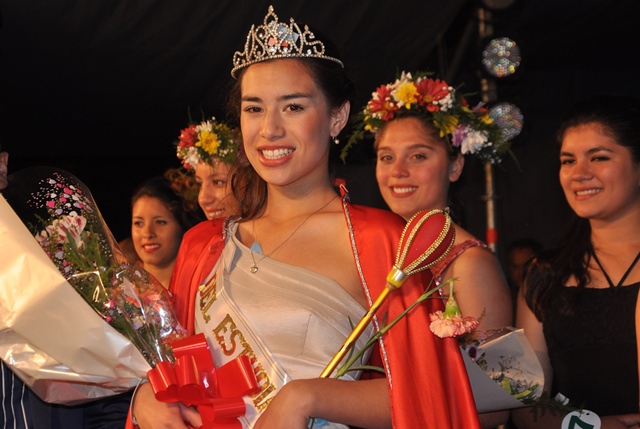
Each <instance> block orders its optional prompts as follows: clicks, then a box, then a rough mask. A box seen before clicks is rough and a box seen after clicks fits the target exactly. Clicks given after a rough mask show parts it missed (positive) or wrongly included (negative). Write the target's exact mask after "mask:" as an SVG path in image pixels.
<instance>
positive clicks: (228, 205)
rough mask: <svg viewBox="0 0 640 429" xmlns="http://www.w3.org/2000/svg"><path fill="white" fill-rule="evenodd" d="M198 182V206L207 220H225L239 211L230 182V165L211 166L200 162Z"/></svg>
mask: <svg viewBox="0 0 640 429" xmlns="http://www.w3.org/2000/svg"><path fill="white" fill-rule="evenodd" d="M195 176H196V182H197V183H198V185H199V186H200V189H199V190H198V204H200V207H201V208H202V211H204V214H205V215H206V216H207V219H215V218H225V217H227V216H229V215H232V214H235V213H237V211H238V201H237V200H236V199H235V197H234V196H233V193H232V192H231V182H230V180H229V165H228V164H225V163H224V162H216V163H215V164H214V165H211V164H209V163H206V162H199V163H198V165H196V171H195Z"/></svg>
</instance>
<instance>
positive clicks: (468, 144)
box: [460, 131, 489, 155]
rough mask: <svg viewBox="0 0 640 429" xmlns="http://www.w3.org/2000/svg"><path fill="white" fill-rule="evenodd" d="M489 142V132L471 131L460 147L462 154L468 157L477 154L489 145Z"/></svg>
mask: <svg viewBox="0 0 640 429" xmlns="http://www.w3.org/2000/svg"><path fill="white" fill-rule="evenodd" d="M488 140H489V133H488V132H486V131H471V132H469V133H468V134H467V135H466V137H465V139H464V140H462V144H461V145H460V152H461V153H462V154H463V155H466V154H467V153H471V154H473V153H476V152H478V151H479V150H480V149H482V147H483V146H485V145H486V144H487V143H488Z"/></svg>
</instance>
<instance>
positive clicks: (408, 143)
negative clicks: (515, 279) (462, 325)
mask: <svg viewBox="0 0 640 429" xmlns="http://www.w3.org/2000/svg"><path fill="white" fill-rule="evenodd" d="M359 118H360V120H361V126H360V128H359V129H358V131H356V133H355V134H354V136H353V137H352V138H351V139H350V143H351V144H353V143H355V142H356V141H357V140H359V139H361V138H363V137H364V134H366V133H371V134H373V135H374V136H375V142H374V149H375V153H376V160H377V161H376V179H377V181H378V186H379V188H380V193H381V194H382V196H383V198H384V200H385V202H386V203H387V205H388V206H389V208H390V209H391V210H392V211H393V212H394V213H397V214H399V215H401V216H402V217H403V218H405V219H406V220H408V219H410V218H411V217H412V216H413V215H414V214H416V213H417V212H419V211H420V210H425V209H445V208H446V207H447V206H448V195H449V188H450V185H451V183H452V182H455V181H457V180H458V179H459V178H460V175H461V174H462V169H463V167H464V159H465V156H477V157H479V158H480V159H482V160H486V161H491V162H497V161H499V159H500V155H501V154H503V153H505V152H506V151H507V150H508V142H507V141H506V140H505V139H504V138H503V137H502V135H501V133H500V130H499V129H498V128H497V126H495V125H494V124H493V123H492V119H491V118H490V117H489V115H488V113H487V111H486V109H482V108H476V109H472V108H470V107H469V106H468V105H467V102H466V100H465V99H464V98H463V97H462V96H461V95H460V93H459V92H458V91H457V90H456V89H454V88H452V87H451V86H450V85H449V84H447V83H446V82H445V81H442V80H440V79H436V78H432V77H430V76H429V75H428V74H426V73H417V74H413V75H412V74H411V73H405V72H403V73H402V74H401V75H400V77H399V78H398V79H397V80H396V81H395V82H392V83H389V84H386V85H382V86H380V87H379V88H378V89H377V90H376V91H375V92H374V93H373V97H372V99H371V100H370V101H369V102H368V103H367V105H366V107H365V108H364V110H363V111H362V112H360V116H359ZM347 148H348V147H347ZM455 230H456V237H455V242H454V247H453V249H452V250H451V252H450V253H449V254H448V255H447V257H446V258H445V259H444V260H443V261H441V262H439V263H437V264H436V265H435V266H434V267H432V268H431V271H432V273H433V275H434V278H435V279H436V282H441V281H443V279H451V278H455V279H456V280H455V282H454V283H453V286H454V288H453V290H454V297H455V299H456V301H457V302H458V304H459V307H460V310H461V311H462V314H463V315H464V316H471V317H474V318H476V319H478V320H479V321H480V325H479V328H480V329H498V328H503V327H505V326H510V325H511V324H512V323H513V321H512V299H511V295H510V293H509V288H508V286H507V283H506V280H505V278H504V275H503V273H502V270H501V268H500V265H499V263H498V260H497V258H496V256H495V255H494V254H493V252H492V251H491V250H490V249H489V248H488V246H487V245H486V244H484V243H483V242H481V241H479V240H477V239H476V238H475V237H474V236H473V235H471V234H470V233H469V232H468V231H466V230H464V229H463V228H461V227H460V226H458V225H456V226H455ZM442 291H444V292H446V293H445V295H448V290H441V292H442ZM480 417H481V422H482V423H483V426H484V427H495V426H497V425H499V424H502V423H505V422H506V420H507V418H508V413H507V412H502V413H497V414H496V413H491V414H489V415H481V416H480Z"/></svg>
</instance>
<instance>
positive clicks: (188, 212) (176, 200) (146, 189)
mask: <svg viewBox="0 0 640 429" xmlns="http://www.w3.org/2000/svg"><path fill="white" fill-rule="evenodd" d="M142 197H149V198H157V199H158V200H160V201H161V202H162V204H164V205H165V207H167V209H168V210H169V211H170V212H171V214H172V215H173V217H174V218H175V219H176V220H177V221H178V224H179V225H180V228H181V229H182V232H183V233H184V232H185V231H187V230H188V229H189V228H191V227H192V226H194V225H195V224H197V223H199V222H201V221H202V220H204V217H203V216H202V215H201V214H200V212H199V211H198V210H199V208H197V209H196V208H193V207H192V206H190V205H189V203H188V202H187V201H186V200H185V199H184V198H183V196H182V195H181V194H180V193H179V192H178V191H177V190H175V189H174V188H173V187H172V183H171V181H170V180H169V179H168V178H166V177H165V176H155V177H152V178H151V179H148V180H146V181H145V182H143V183H142V184H141V185H140V186H138V188H136V190H135V191H134V193H133V196H132V197H131V209H133V206H134V205H135V203H136V201H138V200H139V199H140V198H142Z"/></svg>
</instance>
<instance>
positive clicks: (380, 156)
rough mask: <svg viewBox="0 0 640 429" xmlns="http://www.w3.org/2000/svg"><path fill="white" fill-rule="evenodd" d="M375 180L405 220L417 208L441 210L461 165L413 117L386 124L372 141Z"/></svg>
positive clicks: (459, 161) (388, 203)
mask: <svg viewBox="0 0 640 429" xmlns="http://www.w3.org/2000/svg"><path fill="white" fill-rule="evenodd" d="M376 155H377V162H376V179H377V181H378V186H379V187H380V193H381V194H382V197H383V198H384V200H385V202H386V203H387V205H388V206H389V208H390V209H391V210H392V211H393V212H394V213H397V214H399V215H400V216H402V217H403V218H405V219H407V220H408V219H409V218H411V216H413V215H414V214H416V213H417V212H418V211H420V210H425V209H443V208H444V207H446V205H447V194H448V192H449V184H450V182H454V181H456V180H458V178H459V177H460V174H461V173H462V167H463V166H464V158H463V157H462V156H461V155H458V156H456V157H455V158H454V159H453V160H452V159H451V157H450V153H449V148H448V145H447V143H446V142H445V141H443V140H442V139H439V138H436V137H435V136H434V135H433V134H432V132H431V131H430V130H428V129H427V128H426V126H425V125H424V124H423V123H422V122H421V121H420V120H419V119H417V118H403V119H396V120H394V121H391V122H389V123H387V124H386V125H385V127H384V129H383V130H382V131H381V134H380V135H379V136H378V139H377V143H376Z"/></svg>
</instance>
